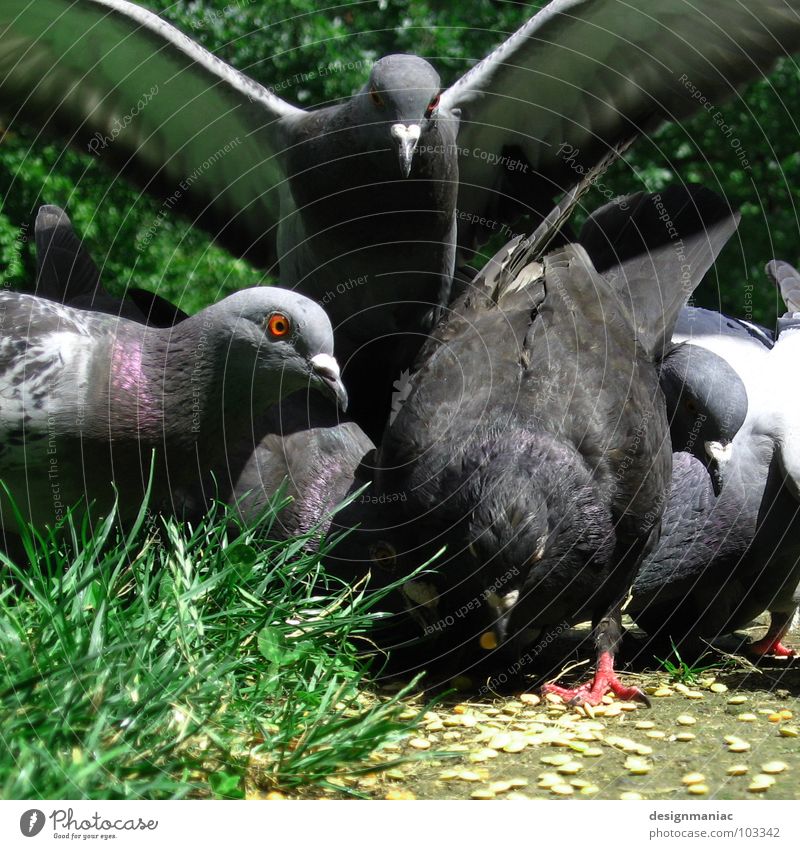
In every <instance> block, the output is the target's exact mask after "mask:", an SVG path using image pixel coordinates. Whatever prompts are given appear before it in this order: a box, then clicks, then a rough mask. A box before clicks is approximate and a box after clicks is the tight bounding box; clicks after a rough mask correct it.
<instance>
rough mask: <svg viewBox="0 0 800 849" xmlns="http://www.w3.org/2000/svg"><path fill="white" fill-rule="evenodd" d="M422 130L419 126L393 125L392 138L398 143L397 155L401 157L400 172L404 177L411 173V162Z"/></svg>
mask: <svg viewBox="0 0 800 849" xmlns="http://www.w3.org/2000/svg"><path fill="white" fill-rule="evenodd" d="M421 132H422V128H421V127H420V125H419V124H408V125H406V124H392V136H393V137H394V139H395V140H396V141H397V153H398V155H399V157H400V170H401V171H402V172H403V176H404V177H408V175H409V174H410V173H411V162H412V160H413V158H414V151H415V150H416V149H417V142H418V141H419V137H420V133H421Z"/></svg>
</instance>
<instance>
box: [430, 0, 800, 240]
mask: <svg viewBox="0 0 800 849" xmlns="http://www.w3.org/2000/svg"><path fill="white" fill-rule="evenodd" d="M798 49H800V0H703V2H697V0H659V2H657V3H655V2H651V0H554V1H553V2H551V3H549V4H548V5H547V6H545V7H544V8H543V9H542V10H541V11H540V12H539V13H538V14H536V15H535V16H534V17H533V18H531V20H530V21H528V23H526V24H525V25H524V26H523V27H522V28H521V29H519V30H518V31H517V32H516V33H514V34H513V35H512V36H511V37H510V38H509V39H508V40H507V41H505V42H504V43H503V44H501V45H500V46H499V47H498V48H497V49H496V50H495V51H494V52H492V53H490V54H489V55H488V56H487V57H486V58H485V59H484V60H483V61H482V62H480V63H479V64H478V65H476V66H475V67H474V68H473V69H472V70H470V71H469V72H468V73H466V74H465V75H464V76H463V77H461V79H459V80H458V81H457V82H456V83H455V84H454V85H452V86H451V87H450V88H449V89H447V90H446V91H445V92H444V93H443V94H442V97H441V105H442V107H444V108H447V109H454V108H457V109H460V110H461V125H460V130H459V137H458V144H459V148H460V158H459V172H460V181H461V188H460V193H459V199H458V208H459V209H466V210H469V211H470V212H471V213H472V214H473V215H472V217H473V218H475V219H477V218H479V216H480V215H484V216H488V217H489V218H490V219H492V220H494V219H497V220H502V221H505V222H508V221H509V220H511V218H512V217H513V215H514V214H515V213H516V214H519V213H520V212H523V211H525V210H526V208H527V209H530V207H529V206H527V207H526V205H527V204H530V203H531V202H532V201H533V200H536V194H537V193H538V194H540V195H541V193H544V194H545V197H546V198H547V199H548V200H549V199H550V198H552V197H553V196H555V195H556V194H558V193H560V192H562V191H564V190H565V189H566V188H568V187H569V185H571V184H572V183H574V182H575V181H576V180H577V178H578V177H579V176H580V174H581V169H583V168H586V167H589V166H590V165H592V164H593V163H594V162H596V161H597V160H598V159H599V158H600V157H601V156H602V155H603V154H604V153H605V152H606V151H607V150H608V147H609V145H613V144H616V143H618V142H619V141H620V140H621V139H622V138H626V137H629V136H631V135H634V134H639V133H642V132H647V131H649V130H651V129H652V128H654V127H655V126H657V125H658V123H660V122H661V121H663V120H673V121H674V120H681V119H683V118H686V117H687V116H689V115H691V114H692V113H694V112H696V111H698V110H700V109H707V110H708V111H709V114H710V115H712V116H713V115H714V114H715V113H716V112H717V106H718V105H719V104H720V103H721V102H722V101H723V100H725V99H726V98H729V97H731V96H732V95H733V94H734V92H735V91H736V87H737V86H738V85H740V84H742V83H744V82H746V81H748V80H750V79H753V78H757V77H758V76H759V75H760V74H761V73H762V72H763V71H764V70H765V69H767V68H769V67H770V66H771V65H772V64H773V62H774V61H775V60H776V59H778V58H779V57H780V56H783V55H786V54H787V53H790V52H793V51H796V50H798ZM503 157H505V158H503ZM548 190H549V191H548ZM539 202H541V201H539ZM535 211H536V212H537V213H541V212H547V208H544V209H543V210H541V209H537V210H535ZM481 238H482V234H481V233H480V232H479V231H478V230H476V229H475V228H474V226H473V227H471V228H469V227H468V228H467V229H464V230H463V231H462V233H460V234H459V244H460V245H462V246H465V247H466V246H470V247H474V246H475V244H476V243H477V242H479V241H480V239H481Z"/></svg>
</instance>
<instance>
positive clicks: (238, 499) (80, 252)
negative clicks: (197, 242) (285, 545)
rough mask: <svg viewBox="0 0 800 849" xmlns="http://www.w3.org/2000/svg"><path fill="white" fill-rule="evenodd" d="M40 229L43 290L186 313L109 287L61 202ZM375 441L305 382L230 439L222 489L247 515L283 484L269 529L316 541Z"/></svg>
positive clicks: (42, 215)
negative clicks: (281, 503) (243, 434)
mask: <svg viewBox="0 0 800 849" xmlns="http://www.w3.org/2000/svg"><path fill="white" fill-rule="evenodd" d="M34 232H35V242H36V263H37V268H38V269H39V272H38V275H37V281H38V285H37V291H38V292H39V294H41V295H42V296H46V297H48V298H49V299H50V300H54V301H57V302H59V303H65V304H67V305H68V306H73V307H79V308H81V309H87V310H90V311H94V312H106V313H108V314H110V315H116V316H119V315H122V316H125V317H127V318H131V319H132V320H134V321H138V322H139V323H141V324H148V325H151V326H152V325H156V326H157V321H158V319H163V321H164V322H165V324H166V326H171V325H172V324H174V323H177V322H178V321H182V320H183V319H184V318H186V316H183V315H182V314H181V313H180V311H179V310H176V309H175V308H174V307H173V306H172V305H171V304H170V303H169V302H167V301H165V300H164V299H163V298H158V297H157V296H153V301H152V305H151V306H152V307H154V308H155V309H151V310H150V311H145V310H142V309H139V308H138V307H137V306H136V305H135V304H134V303H133V302H132V301H131V300H130V299H129V297H130V293H131V290H130V289H128V290H127V291H126V297H125V299H122V298H116V297H114V296H112V295H110V294H108V293H107V292H106V291H105V290H104V289H103V288H102V286H101V285H100V275H99V271H98V269H97V266H96V264H95V263H94V261H93V260H92V257H91V255H90V254H89V252H88V250H87V249H86V248H85V246H84V245H83V243H82V241H81V239H80V237H79V236H78V235H77V233H76V232H75V230H74V228H73V226H72V223H71V221H70V219H69V216H68V215H67V214H66V212H64V210H62V209H60V208H59V207H57V206H43V207H41V209H40V210H39V213H38V215H37V216H36V223H35V231H34ZM312 422H313V423H312ZM254 441H255V447H254ZM374 447H375V446H374V445H373V444H372V442H371V441H370V440H369V438H368V437H367V436H366V434H365V433H364V432H363V431H362V430H361V428H359V427H358V425H357V424H355V422H351V421H340V420H339V417H338V415H337V411H336V409H335V407H334V405H332V404H331V403H330V402H329V401H328V400H327V399H325V398H323V397H322V395H320V394H318V393H317V392H311V391H310V392H305V391H302V390H301V391H300V392H299V393H294V394H293V395H291V396H289V397H288V398H285V399H282V400H281V401H280V402H279V403H277V404H274V405H272V406H271V407H270V408H269V410H268V411H266V412H265V413H264V414H263V416H260V417H259V419H258V421H257V422H254V423H253V428H252V434H250V435H248V438H247V439H244V440H243V441H242V442H241V443H237V444H229V453H228V456H227V458H226V463H225V470H224V471H219V472H218V475H219V477H218V479H217V481H216V485H217V487H218V493H219V496H220V497H221V498H223V499H225V500H227V501H228V502H229V503H231V504H236V505H237V506H238V510H239V513H240V515H241V516H242V518H243V519H245V520H246V521H253V520H255V519H257V518H259V517H260V516H261V515H263V512H264V509H265V508H266V506H267V505H268V504H269V503H270V502H271V501H272V499H273V498H274V497H275V495H276V493H277V492H278V490H279V489H280V488H281V487H283V493H284V494H285V495H286V496H287V497H288V498H290V499H291V500H290V501H289V503H287V504H286V506H285V507H283V509H282V510H280V512H279V513H278V514H277V516H276V517H275V522H274V524H273V525H272V527H271V533H272V534H273V535H275V536H277V537H280V538H289V537H296V536H300V535H311V538H310V544H312V545H314V544H316V542H317V541H318V540H319V539H320V538H321V537H322V536H323V535H324V534H325V533H327V531H328V530H329V528H330V526H331V522H332V519H333V517H332V511H333V510H334V508H336V507H337V505H339V504H340V503H341V502H342V501H343V500H344V499H345V498H346V497H347V496H348V495H349V494H350V493H351V492H352V491H354V490H355V489H357V488H359V487H360V486H362V485H363V484H364V483H365V482H366V480H367V478H366V477H365V475H366V471H361V469H362V464H363V463H364V462H365V461H366V460H367V458H368V456H369V454H370V452H371V451H372V450H373V449H374ZM362 478H363V479H362Z"/></svg>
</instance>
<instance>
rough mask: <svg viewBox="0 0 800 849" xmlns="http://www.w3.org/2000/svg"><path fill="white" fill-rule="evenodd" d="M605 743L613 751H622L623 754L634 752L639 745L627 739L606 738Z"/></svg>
mask: <svg viewBox="0 0 800 849" xmlns="http://www.w3.org/2000/svg"><path fill="white" fill-rule="evenodd" d="M606 743H608V745H609V746H613V747H614V748H615V749H622V751H623V752H634V751H636V749H637V748H638V745H639V744H638V743H636V742H634V741H633V740H629V739H628V738H627V737H606Z"/></svg>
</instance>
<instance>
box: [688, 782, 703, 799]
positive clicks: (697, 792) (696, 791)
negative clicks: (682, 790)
mask: <svg viewBox="0 0 800 849" xmlns="http://www.w3.org/2000/svg"><path fill="white" fill-rule="evenodd" d="M686 792H687V793H691V794H692V796H705V795H706V794H707V793H708V785H707V784H690V785H689V786H688V787H687V788H686Z"/></svg>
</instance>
